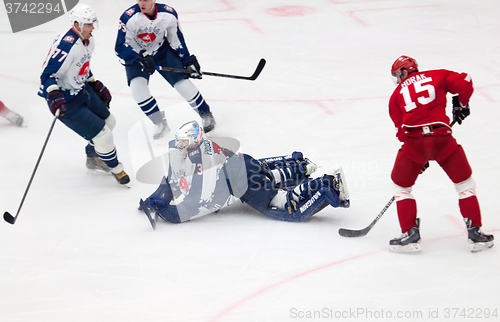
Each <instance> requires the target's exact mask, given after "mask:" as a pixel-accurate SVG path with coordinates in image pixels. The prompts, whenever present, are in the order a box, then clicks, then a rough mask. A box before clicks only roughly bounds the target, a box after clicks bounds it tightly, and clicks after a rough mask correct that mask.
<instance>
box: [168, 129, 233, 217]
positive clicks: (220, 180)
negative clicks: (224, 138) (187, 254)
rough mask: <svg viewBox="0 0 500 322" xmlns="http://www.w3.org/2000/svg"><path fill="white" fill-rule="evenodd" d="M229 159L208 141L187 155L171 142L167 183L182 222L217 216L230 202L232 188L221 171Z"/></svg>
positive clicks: (215, 144) (213, 143)
mask: <svg viewBox="0 0 500 322" xmlns="http://www.w3.org/2000/svg"><path fill="white" fill-rule="evenodd" d="M226 159H227V155H226V153H225V152H224V150H223V149H222V148H221V147H219V146H218V145H217V143H215V142H212V141H211V140H208V139H206V138H203V140H202V142H201V144H200V145H199V146H198V147H197V148H195V149H193V150H189V151H187V152H185V155H183V154H182V152H181V151H180V150H179V149H177V148H176V147H175V146H174V141H172V142H170V149H169V163H170V168H169V174H168V179H167V181H168V183H169V185H170V188H171V189H172V193H173V195H174V198H175V199H174V200H175V204H176V206H177V211H178V212H179V218H180V220H181V222H184V221H187V220H190V219H193V218H195V217H200V216H202V215H206V214H208V213H211V212H214V211H216V210H218V209H220V208H221V207H222V206H223V205H224V203H225V202H226V201H227V200H228V198H229V196H230V193H229V188H228V186H227V182H226V178H225V176H224V171H222V168H223V166H224V164H225V162H226ZM172 204H174V203H172Z"/></svg>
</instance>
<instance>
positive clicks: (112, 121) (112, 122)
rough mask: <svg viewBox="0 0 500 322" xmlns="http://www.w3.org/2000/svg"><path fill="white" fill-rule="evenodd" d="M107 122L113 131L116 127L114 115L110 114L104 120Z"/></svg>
mask: <svg viewBox="0 0 500 322" xmlns="http://www.w3.org/2000/svg"><path fill="white" fill-rule="evenodd" d="M104 122H106V126H107V127H108V128H109V129H110V130H111V131H113V130H114V128H115V126H116V119H115V117H114V116H113V114H109V116H108V117H107V118H106V119H105V120H104Z"/></svg>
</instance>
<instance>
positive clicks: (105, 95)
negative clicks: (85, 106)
mask: <svg viewBox="0 0 500 322" xmlns="http://www.w3.org/2000/svg"><path fill="white" fill-rule="evenodd" d="M87 83H88V84H89V85H90V87H92V89H93V90H94V92H95V93H96V94H97V96H99V97H100V98H101V99H102V101H103V102H104V103H105V104H106V106H107V107H108V108H109V102H111V93H110V92H109V89H108V88H107V87H106V86H104V84H103V83H102V82H101V81H98V80H96V81H94V82H92V81H90V82H87Z"/></svg>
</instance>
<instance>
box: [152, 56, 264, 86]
mask: <svg viewBox="0 0 500 322" xmlns="http://www.w3.org/2000/svg"><path fill="white" fill-rule="evenodd" d="M265 65H266V60H265V59H264V58H262V59H261V60H260V61H259V64H258V65H257V68H256V69H255V71H254V72H253V74H252V76H249V77H246V76H238V75H229V74H220V73H212V72H201V74H202V75H209V76H217V77H226V78H235V79H245V80H251V81H253V80H256V79H257V77H259V75H260V72H261V71H262V70H263V69H264V66H265ZM156 69H157V70H163V71H167V72H176V73H184V74H191V72H189V71H188V70H187V69H182V68H173V67H163V66H156Z"/></svg>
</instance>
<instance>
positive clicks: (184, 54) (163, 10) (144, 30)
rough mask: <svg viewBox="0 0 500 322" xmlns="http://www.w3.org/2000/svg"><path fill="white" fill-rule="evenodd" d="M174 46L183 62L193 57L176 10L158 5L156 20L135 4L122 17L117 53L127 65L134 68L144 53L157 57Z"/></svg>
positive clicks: (119, 26)
mask: <svg viewBox="0 0 500 322" xmlns="http://www.w3.org/2000/svg"><path fill="white" fill-rule="evenodd" d="M168 47H171V48H172V49H173V50H174V51H175V52H176V53H177V55H178V56H179V58H180V59H181V60H182V61H185V60H186V59H188V58H189V51H188V49H187V46H186V43H185V41H184V36H183V34H182V31H181V29H180V26H179V22H178V20H177V12H176V11H175V10H174V8H172V7H170V6H167V5H165V4H159V3H157V4H156V14H155V17H154V18H153V19H150V18H149V17H148V16H147V15H145V14H144V13H142V12H141V9H140V8H139V5H137V4H136V5H133V6H132V7H130V8H129V9H127V10H126V11H125V12H124V13H123V14H122V16H121V17H120V22H119V25H118V36H117V38H116V45H115V52H116V55H117V56H118V57H119V58H120V62H121V63H122V64H124V65H131V64H132V63H133V62H134V61H135V59H136V58H137V56H138V53H139V52H140V51H141V50H143V49H144V50H146V54H148V55H151V56H153V57H154V56H155V55H157V54H158V55H161V54H163V53H164V52H165V51H166V50H167V49H168Z"/></svg>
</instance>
